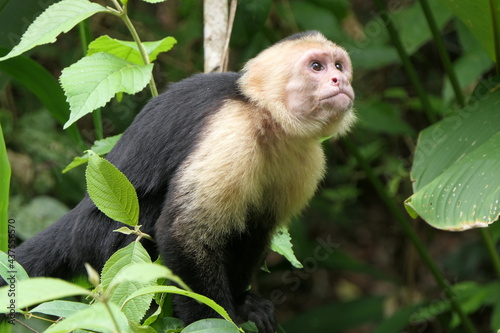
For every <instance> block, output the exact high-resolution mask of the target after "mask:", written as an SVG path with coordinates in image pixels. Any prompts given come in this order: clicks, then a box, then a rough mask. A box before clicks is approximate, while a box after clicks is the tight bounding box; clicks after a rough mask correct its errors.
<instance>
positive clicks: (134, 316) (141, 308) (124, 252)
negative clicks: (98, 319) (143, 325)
mask: <svg viewBox="0 0 500 333" xmlns="http://www.w3.org/2000/svg"><path fill="white" fill-rule="evenodd" d="M141 263H146V264H147V263H149V264H151V258H150V256H149V254H148V252H147V251H146V249H145V248H144V247H143V246H142V244H141V243H139V242H132V243H130V244H129V245H127V246H126V247H124V248H122V249H120V250H118V251H116V252H115V253H114V254H113V255H112V256H111V257H110V258H109V259H108V261H106V263H105V264H104V267H103V269H102V274H101V282H102V287H103V289H104V290H105V291H106V292H107V293H109V292H111V297H110V300H111V301H112V302H114V303H115V304H118V305H119V306H122V305H123V304H124V301H125V300H126V299H127V297H128V295H130V294H131V293H133V292H135V291H137V290H139V289H142V288H144V287H147V286H151V285H153V283H152V282H151V279H149V277H147V276H145V277H143V279H142V280H141V279H139V278H138V280H140V281H130V280H134V278H132V279H130V280H127V277H124V276H123V274H121V271H123V270H125V274H127V272H130V270H127V267H129V265H133V264H141ZM137 273H140V272H134V273H133V274H134V275H133V276H134V277H135V276H136V275H137ZM152 299H153V297H152V295H145V296H142V297H139V298H137V299H135V300H134V301H133V302H130V303H129V304H127V305H126V306H125V307H124V308H123V312H124V313H125V314H126V315H127V317H128V318H129V319H130V320H132V321H135V322H139V321H140V320H141V319H142V317H143V316H144V314H145V313H146V311H147V310H148V309H149V306H150V304H151V300H152Z"/></svg>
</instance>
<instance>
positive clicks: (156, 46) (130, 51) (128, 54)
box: [87, 35, 177, 65]
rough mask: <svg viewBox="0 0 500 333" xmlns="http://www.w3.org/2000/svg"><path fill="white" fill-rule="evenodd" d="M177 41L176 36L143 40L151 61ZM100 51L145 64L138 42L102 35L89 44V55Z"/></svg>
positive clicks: (168, 49)
mask: <svg viewBox="0 0 500 333" xmlns="http://www.w3.org/2000/svg"><path fill="white" fill-rule="evenodd" d="M176 43H177V41H176V40H175V38H173V37H166V38H163V39H162V40H159V41H155V42H143V43H142V44H143V45H144V47H145V49H146V52H147V53H148V55H149V61H151V62H153V61H155V60H156V57H157V56H158V54H160V53H162V52H167V51H170V49H172V47H174V45H175V44H176ZM99 52H107V53H110V54H113V55H115V56H117V57H119V58H122V59H125V60H127V61H130V62H133V63H134V64H138V65H143V64H144V61H143V60H142V56H141V53H140V52H139V47H138V46H137V43H136V42H126V41H123V40H119V39H114V38H111V37H109V36H107V35H104V36H101V37H99V38H97V39H96V40H94V41H93V42H92V43H90V44H89V50H88V53H87V55H92V54H95V53H99Z"/></svg>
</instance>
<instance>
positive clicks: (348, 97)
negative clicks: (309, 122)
mask: <svg viewBox="0 0 500 333" xmlns="http://www.w3.org/2000/svg"><path fill="white" fill-rule="evenodd" d="M353 101H354V96H352V94H350V93H349V92H348V91H343V90H340V91H336V92H335V93H333V94H329V95H327V96H325V97H323V98H321V99H320V100H319V102H320V103H321V104H331V105H332V106H338V107H341V108H342V106H343V104H346V103H347V104H349V105H352V103H353Z"/></svg>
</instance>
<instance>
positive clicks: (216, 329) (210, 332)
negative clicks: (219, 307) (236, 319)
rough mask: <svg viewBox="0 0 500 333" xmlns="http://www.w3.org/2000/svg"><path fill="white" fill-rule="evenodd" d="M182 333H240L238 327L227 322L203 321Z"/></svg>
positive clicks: (190, 326) (193, 324)
mask: <svg viewBox="0 0 500 333" xmlns="http://www.w3.org/2000/svg"><path fill="white" fill-rule="evenodd" d="M181 332H182V333H202V332H203V333H239V332H240V331H239V330H238V327H237V326H236V325H235V324H232V323H230V322H229V321H227V320H223V319H218V318H212V319H203V320H199V321H197V322H194V323H192V324H191V325H189V326H187V327H186V328H184V329H183V330H182V331H181Z"/></svg>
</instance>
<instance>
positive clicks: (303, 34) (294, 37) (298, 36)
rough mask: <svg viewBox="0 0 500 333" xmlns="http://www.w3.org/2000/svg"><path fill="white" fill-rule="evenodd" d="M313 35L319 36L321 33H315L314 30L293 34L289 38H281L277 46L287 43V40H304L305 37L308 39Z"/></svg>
mask: <svg viewBox="0 0 500 333" xmlns="http://www.w3.org/2000/svg"><path fill="white" fill-rule="evenodd" d="M313 35H321V32H319V31H316V30H309V31H304V32H299V33H296V34H293V35H291V36H288V37H286V38H283V39H282V40H280V41H279V42H278V43H277V44H279V43H282V42H286V41H289V40H297V39H303V38H306V37H309V36H313Z"/></svg>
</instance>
